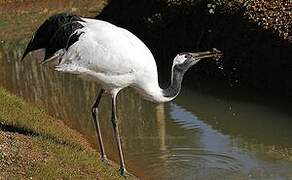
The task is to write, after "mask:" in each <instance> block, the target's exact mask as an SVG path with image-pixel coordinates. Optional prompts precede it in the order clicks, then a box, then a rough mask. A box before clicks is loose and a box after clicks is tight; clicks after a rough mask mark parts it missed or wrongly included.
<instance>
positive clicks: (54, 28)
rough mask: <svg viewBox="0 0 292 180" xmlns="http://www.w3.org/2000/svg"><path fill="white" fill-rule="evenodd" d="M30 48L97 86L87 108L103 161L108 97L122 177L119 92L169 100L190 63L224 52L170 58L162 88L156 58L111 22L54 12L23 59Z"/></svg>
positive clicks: (59, 68)
mask: <svg viewBox="0 0 292 180" xmlns="http://www.w3.org/2000/svg"><path fill="white" fill-rule="evenodd" d="M35 50H39V51H35ZM31 51H35V52H42V53H43V56H42V57H41V56H38V59H39V60H40V61H42V62H43V63H46V62H49V61H52V62H54V63H55V70H57V71H60V72H65V73H72V74H77V75H79V76H81V77H83V78H87V79H89V80H92V81H96V82H97V83H99V84H100V85H101V87H102V89H101V90H100V91H99V93H98V95H97V99H96V101H95V103H94V104H93V106H92V109H91V110H92V117H93V120H94V124H95V128H96V131H97V137H98V142H99V147H100V152H101V158H102V159H103V160H107V159H106V154H105V151H104V146H103V141H102V137H101V133H100V127H99V122H98V119H97V118H96V115H97V114H96V112H97V108H98V104H99V102H100V99H101V97H102V94H103V93H104V92H106V93H108V94H110V95H111V98H112V119H111V121H112V125H113V129H114V134H115V139H116V142H117V147H118V151H119V158H120V172H121V174H122V175H125V173H126V167H125V162H124V157H123V151H122V145H121V138H120V134H119V130H118V129H119V128H118V121H117V116H116V97H117V94H118V93H119V91H120V90H121V89H123V88H125V87H132V88H134V89H135V90H136V91H138V92H139V94H140V95H141V96H142V97H144V98H145V99H147V100H150V101H153V102H157V103H161V102H168V101H171V100H172V99H174V98H175V97H176V96H177V95H178V94H179V92H180V89H181V82H182V79H183V75H184V73H185V72H186V71H187V70H188V69H189V68H190V67H192V66H193V65H195V64H196V63H197V62H199V61H200V60H202V59H206V58H214V59H218V58H219V57H220V56H221V55H222V53H221V52H220V51H218V50H216V49H212V50H211V51H205V52H197V53H189V52H186V53H180V54H178V55H177V56H176V57H175V58H174V60H173V65H172V72H171V84H170V86H169V87H168V88H166V89H161V88H160V86H159V83H158V73H157V67H156V63H155V60H154V57H153V55H152V53H151V52H150V50H149V49H148V48H147V46H146V45H145V44H144V43H143V42H142V41H141V40H140V39H139V38H137V37H136V36H135V35H134V34H132V33H131V32H129V31H127V30H126V29H123V28H120V27H117V26H115V25H113V24H111V23H108V22H105V21H101V20H96V19H89V18H82V17H79V16H77V15H73V14H68V13H61V14H56V15H53V16H51V17H50V18H48V19H47V20H46V21H45V22H44V23H43V24H42V25H41V26H40V27H39V28H38V30H37V31H36V33H35V34H34V36H33V37H32V39H31V40H30V42H29V43H28V45H27V48H26V50H25V52H24V54H23V57H22V60H23V59H24V57H25V56H26V55H27V54H28V53H29V52H31Z"/></svg>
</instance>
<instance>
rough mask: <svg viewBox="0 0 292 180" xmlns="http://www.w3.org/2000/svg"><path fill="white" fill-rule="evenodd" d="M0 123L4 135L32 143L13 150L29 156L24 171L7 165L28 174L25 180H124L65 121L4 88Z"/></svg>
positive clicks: (0, 92) (16, 175)
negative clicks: (27, 178)
mask: <svg viewBox="0 0 292 180" xmlns="http://www.w3.org/2000/svg"><path fill="white" fill-rule="evenodd" d="M0 122H1V126H0V132H2V134H3V132H4V133H8V134H9V135H11V134H12V136H16V139H21V140H22V141H26V142H28V143H29V144H30V145H29V146H28V147H17V145H15V146H16V147H14V148H16V149H17V150H16V152H20V153H18V154H21V151H24V152H23V154H27V157H22V158H24V159H26V161H29V163H28V165H27V166H26V167H25V168H22V166H20V165H19V163H18V164H17V163H15V164H13V163H12V164H10V166H7V168H9V169H11V168H16V170H17V171H25V173H24V174H26V175H25V177H29V178H31V177H32V178H33V179H96V178H99V179H125V178H124V177H121V176H120V175H119V173H118V170H117V168H116V167H113V166H110V165H107V164H104V163H102V162H101V161H100V160H99V156H98V153H97V152H96V151H95V150H93V149H92V148H91V147H90V146H89V145H88V143H87V142H86V141H85V140H84V139H83V138H82V136H81V135H80V134H79V133H77V132H75V131H74V130H72V129H70V128H68V127H67V126H66V125H65V124H64V123H63V122H62V121H60V120H57V119H54V118H52V117H51V116H49V115H48V114H47V113H46V112H45V111H44V110H41V109H40V108H38V107H36V106H34V105H31V104H29V103H27V102H25V101H24V100H23V99H21V98H19V97H16V96H14V95H11V94H10V93H9V92H7V91H6V90H4V89H3V88H1V87H0ZM15 141H16V140H15ZM1 143H3V142H0V144H1ZM15 144H17V143H15ZM27 158H28V160H27ZM18 161H21V158H18ZM1 163H5V162H4V160H3V159H2V160H1V161H0V166H1V167H4V166H2V165H1ZM26 163H27V162H26ZM11 166H12V167H11ZM17 168H19V169H17ZM9 169H7V170H9ZM0 175H1V174H0ZM9 176H12V177H9V178H17V179H18V178H24V177H22V176H21V175H20V174H17V173H16V174H13V173H12V174H10V175H9ZM1 178H4V179H5V178H6V177H0V179H1ZM128 178H129V177H128Z"/></svg>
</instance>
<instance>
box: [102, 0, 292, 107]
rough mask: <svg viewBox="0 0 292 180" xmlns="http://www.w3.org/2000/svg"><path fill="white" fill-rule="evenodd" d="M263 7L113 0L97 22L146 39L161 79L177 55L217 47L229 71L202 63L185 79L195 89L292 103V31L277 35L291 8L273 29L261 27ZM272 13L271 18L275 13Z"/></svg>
mask: <svg viewBox="0 0 292 180" xmlns="http://www.w3.org/2000/svg"><path fill="white" fill-rule="evenodd" d="M277 2H278V1H277ZM279 2H280V3H281V2H282V1H279ZM258 3H259V2H258ZM272 4H273V5H274V4H275V3H272ZM290 4H291V3H290ZM284 5H285V4H284ZM286 5H287V4H286ZM274 6H275V5H274ZM287 6H289V3H288V5H287ZM277 7H278V5H277ZM260 8H262V9H263V8H268V6H267V5H266V4H265V5H260V6H258V5H257V4H254V3H253V4H251V3H249V2H248V1H246V2H243V1H228V2H227V1H222V2H221V3H218V2H217V3H216V2H214V1H200V0H197V1H194V0H185V1H167V0H151V1H149V0H147V1H146V0H144V1H134V0H124V1H117V0H112V1H110V2H109V4H108V5H107V6H106V7H105V8H104V10H103V11H102V13H101V14H100V15H98V16H97V18H99V19H104V20H107V21H110V22H112V23H114V24H117V25H119V26H122V27H125V28H127V29H129V30H130V31H132V32H133V33H134V34H136V35H137V36H138V37H139V38H141V39H142V40H143V41H144V42H145V43H146V44H147V46H148V47H150V49H151V51H152V53H153V54H154V56H155V58H156V59H157V63H158V68H159V74H160V75H162V76H160V77H161V79H165V78H169V77H168V76H169V71H170V66H171V62H172V59H173V57H174V56H175V54H176V53H178V52H182V51H199V50H207V49H210V48H213V47H216V48H218V49H220V50H222V51H223V52H224V54H225V55H224V58H223V59H222V61H223V67H224V69H223V70H221V69H218V68H217V66H216V64H213V63H212V62H208V63H204V64H201V65H200V66H198V67H196V68H195V69H193V70H192V71H191V72H189V73H188V74H189V75H188V76H187V77H186V81H190V82H194V83H191V84H193V85H192V86H194V87H195V88H208V87H209V86H210V84H212V85H213V86H216V88H225V89H238V88H239V89H242V88H247V89H251V90H252V91H253V92H257V93H267V94H272V95H276V96H278V97H281V98H283V99H284V98H287V97H288V98H289V101H291V99H292V85H291V83H290V80H289V77H292V61H291V57H290V58H289V56H291V52H292V46H291V42H289V37H290V35H291V34H290V33H291V32H290V31H291V28H290V29H289V28H287V29H286V30H285V33H282V34H281V33H280V34H279V33H278V31H277V28H278V29H281V28H282V26H280V24H281V23H283V22H290V21H291V18H290V13H289V12H288V15H287V13H286V10H287V9H288V7H287V8H286V10H285V12H284V14H285V15H287V16H285V17H284V16H280V17H279V18H280V19H279V18H278V17H275V16H273V18H270V19H269V22H271V25H272V22H281V23H278V24H276V23H275V24H274V25H275V26H273V27H276V29H272V28H268V27H265V26H264V23H262V24H263V25H262V24H261V23H259V21H260V18H261V19H264V18H265V17H266V16H269V13H264V15H263V14H261V12H263V11H262V9H260ZM268 9H269V10H270V11H271V12H270V14H272V12H274V11H275V10H274V9H271V8H268ZM276 9H277V8H276ZM267 12H268V11H267ZM274 14H277V12H276V11H275V12H274ZM257 17H259V18H257ZM275 18H278V20H277V21H276V20H275ZM281 18H282V19H281ZM284 18H286V19H284ZM287 18H288V19H287ZM289 18H290V19H289ZM287 27H289V26H287ZM284 28H285V25H284ZM283 31H284V30H283ZM287 33H288V34H287ZM211 82H213V83H211ZM165 84H167V82H166V83H165Z"/></svg>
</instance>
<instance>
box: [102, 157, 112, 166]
mask: <svg viewBox="0 0 292 180" xmlns="http://www.w3.org/2000/svg"><path fill="white" fill-rule="evenodd" d="M100 160H101V162H103V163H104V164H107V165H109V164H110V161H109V160H108V159H107V157H106V156H102V157H101V158H100Z"/></svg>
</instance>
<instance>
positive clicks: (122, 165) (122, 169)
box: [112, 95, 127, 176]
mask: <svg viewBox="0 0 292 180" xmlns="http://www.w3.org/2000/svg"><path fill="white" fill-rule="evenodd" d="M116 111H117V106H116V95H113V96H112V124H113V129H114V133H115V138H116V141H117V146H118V150H119V157H120V170H119V171H120V172H121V175H122V176H125V175H126V172H127V171H126V166H125V161H124V155H123V149H122V144H121V138H120V134H119V126H118V121H117V113H116Z"/></svg>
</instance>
